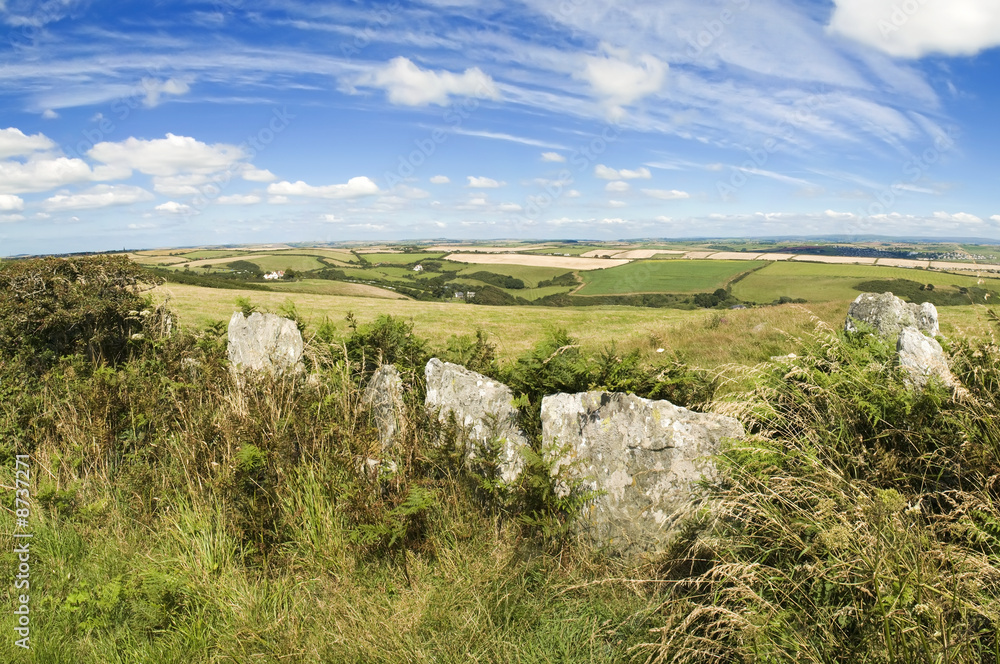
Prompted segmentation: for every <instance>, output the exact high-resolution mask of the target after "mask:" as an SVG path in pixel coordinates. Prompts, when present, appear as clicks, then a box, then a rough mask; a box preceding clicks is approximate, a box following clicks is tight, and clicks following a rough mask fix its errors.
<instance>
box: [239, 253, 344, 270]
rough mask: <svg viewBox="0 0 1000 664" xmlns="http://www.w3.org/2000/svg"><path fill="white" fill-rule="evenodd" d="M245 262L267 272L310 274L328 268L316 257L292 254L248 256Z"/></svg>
mask: <svg viewBox="0 0 1000 664" xmlns="http://www.w3.org/2000/svg"><path fill="white" fill-rule="evenodd" d="M243 260H247V261H250V262H251V263H253V264H255V265H257V266H259V267H260V269H262V270H264V271H265V272H271V271H273V270H289V269H291V270H295V271H297V272H308V271H309V270H322V269H323V268H324V267H326V265H323V264H322V263H320V262H319V259H318V258H316V257H315V256H301V255H291V254H289V255H285V256H259V257H258V256H248V257H247V258H245V259H243Z"/></svg>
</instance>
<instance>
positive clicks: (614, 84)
mask: <svg viewBox="0 0 1000 664" xmlns="http://www.w3.org/2000/svg"><path fill="white" fill-rule="evenodd" d="M602 47H603V50H604V54H603V55H600V56H586V57H585V58H584V61H583V70H582V71H580V72H578V73H577V75H576V77H577V78H580V79H583V80H584V81H586V82H587V83H589V84H590V87H591V88H592V90H593V92H594V94H595V95H596V96H597V97H598V98H600V99H601V101H602V102H603V103H604V104H605V105H606V106H607V108H608V114H609V115H610V116H612V117H613V118H617V117H620V116H621V115H622V114H623V113H624V109H623V108H622V107H624V106H628V105H630V104H632V103H633V102H636V101H638V100H639V99H641V98H643V97H645V96H647V95H650V94H653V93H655V92H659V90H660V89H661V88H662V87H663V83H664V81H665V80H666V77H667V69H668V65H667V64H666V63H665V62H662V61H661V60H659V59H658V58H656V57H654V56H652V55H648V54H646V55H640V56H637V57H633V56H632V55H631V54H629V52H628V51H627V50H623V49H616V48H613V47H611V46H609V45H607V44H604V45H602Z"/></svg>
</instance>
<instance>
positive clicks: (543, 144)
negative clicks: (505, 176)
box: [452, 127, 566, 150]
mask: <svg viewBox="0 0 1000 664" xmlns="http://www.w3.org/2000/svg"><path fill="white" fill-rule="evenodd" d="M452 131H453V132H455V133H456V134H459V135H460V136H476V137H478V138H493V139H496V140H498V141H510V142H511V143H520V144H521V145H531V146H534V147H536V148H555V149H557V150H565V149H566V147H565V146H563V145H558V144H556V143H549V142H547V141H540V140H538V139H537V138H527V137H525V136H515V135H514V134H504V133H501V132H496V131H480V130H473V129H462V128H461V127H455V128H454V129H452Z"/></svg>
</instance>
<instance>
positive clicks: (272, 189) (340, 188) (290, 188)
mask: <svg viewBox="0 0 1000 664" xmlns="http://www.w3.org/2000/svg"><path fill="white" fill-rule="evenodd" d="M267 193H268V194H271V195H272V196H274V197H288V196H306V197H309V198H327V199H335V200H336V199H347V198H361V197H362V196H371V195H373V194H377V193H379V188H378V185H377V184H375V183H374V182H373V181H372V180H371V179H370V178H368V177H365V176H360V177H354V178H351V179H350V180H348V181H347V183H346V184H328V185H326V186H322V187H313V186H311V185H308V184H306V183H305V182H303V181H302V180H299V181H298V182H287V181H286V182H275V183H274V184H271V185H268V187H267ZM271 202H272V203H273V202H275V201H274V200H272V201H271Z"/></svg>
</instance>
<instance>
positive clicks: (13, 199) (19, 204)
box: [0, 194, 24, 212]
mask: <svg viewBox="0 0 1000 664" xmlns="http://www.w3.org/2000/svg"><path fill="white" fill-rule="evenodd" d="M23 209H24V200H23V199H22V198H21V197H20V196H11V195H10V194H0V212H11V211H13V210H23Z"/></svg>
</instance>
